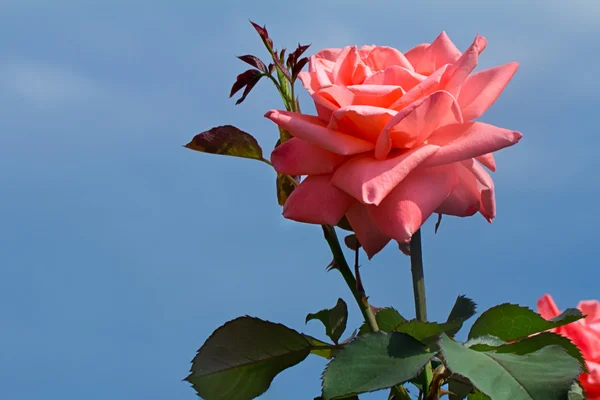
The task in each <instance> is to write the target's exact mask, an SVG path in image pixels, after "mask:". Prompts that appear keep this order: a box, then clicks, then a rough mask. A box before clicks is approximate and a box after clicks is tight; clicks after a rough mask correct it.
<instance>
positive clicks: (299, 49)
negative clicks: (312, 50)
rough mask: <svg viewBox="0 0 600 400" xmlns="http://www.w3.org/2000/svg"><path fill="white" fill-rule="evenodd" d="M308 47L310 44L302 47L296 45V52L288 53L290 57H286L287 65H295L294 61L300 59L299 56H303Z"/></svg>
mask: <svg viewBox="0 0 600 400" xmlns="http://www.w3.org/2000/svg"><path fill="white" fill-rule="evenodd" d="M309 47H310V44H307V45H305V46H302V45H301V44H300V43H298V47H297V48H296V50H294V51H293V52H292V53H290V55H289V56H288V63H290V64H291V65H295V64H296V61H297V60H298V59H299V58H300V56H301V55H302V54H304V52H305V51H306V50H307V49H308V48H309Z"/></svg>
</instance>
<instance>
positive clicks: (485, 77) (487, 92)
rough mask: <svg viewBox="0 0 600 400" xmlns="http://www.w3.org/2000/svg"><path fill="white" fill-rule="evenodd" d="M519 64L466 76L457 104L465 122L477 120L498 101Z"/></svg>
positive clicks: (506, 65) (501, 66)
mask: <svg viewBox="0 0 600 400" xmlns="http://www.w3.org/2000/svg"><path fill="white" fill-rule="evenodd" d="M518 67H519V63H516V62H512V63H508V64H504V65H500V66H498V67H494V68H490V69H486V70H483V71H480V72H477V73H475V74H473V75H470V76H468V77H467V78H466V79H465V81H464V83H463V84H462V87H461V89H460V95H459V96H458V104H459V105H460V108H461V110H462V112H463V117H464V118H465V121H471V120H474V119H476V118H479V117H480V116H481V115H483V113H484V112H485V111H486V110H487V109H488V108H490V106H491V105H492V104H494V102H495V101H496V99H498V97H499V96H500V94H501V93H502V91H503V90H504V88H505V87H506V85H508V82H509V81H510V80H511V79H512V77H513V75H514V74H515V72H517V68H518Z"/></svg>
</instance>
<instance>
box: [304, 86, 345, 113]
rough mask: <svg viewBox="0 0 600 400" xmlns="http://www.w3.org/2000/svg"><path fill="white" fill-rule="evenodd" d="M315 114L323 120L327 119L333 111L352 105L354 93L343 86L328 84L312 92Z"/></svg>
mask: <svg viewBox="0 0 600 400" xmlns="http://www.w3.org/2000/svg"><path fill="white" fill-rule="evenodd" d="M312 98H313V100H314V102H315V107H316V109H317V114H318V115H319V118H321V119H322V120H323V121H329V119H330V118H331V114H332V112H333V111H335V110H337V109H339V108H341V107H347V106H349V105H352V104H353V102H354V93H352V92H351V91H350V90H348V89H347V88H346V87H345V86H329V87H326V88H322V89H320V90H318V91H317V92H316V93H314V94H312Z"/></svg>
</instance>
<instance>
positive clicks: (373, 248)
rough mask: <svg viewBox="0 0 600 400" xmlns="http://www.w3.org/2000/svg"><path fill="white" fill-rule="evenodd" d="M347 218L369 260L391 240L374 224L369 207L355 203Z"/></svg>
mask: <svg viewBox="0 0 600 400" xmlns="http://www.w3.org/2000/svg"><path fill="white" fill-rule="evenodd" d="M346 218H348V222H350V226H351V227H352V229H353V230H354V233H355V234H356V237H357V239H358V242H359V243H360V245H361V246H362V247H363V249H364V250H365V253H367V256H368V257H369V260H370V259H371V258H373V256H374V255H375V254H377V253H379V252H380V251H381V250H382V249H383V248H384V247H385V246H386V245H387V244H388V243H389V241H390V240H391V239H390V238H389V237H388V236H386V235H384V234H383V233H382V232H381V231H380V230H379V229H377V227H376V226H375V224H374V223H373V221H372V220H371V217H370V216H369V212H368V211H367V207H366V206H365V205H363V204H360V203H354V204H353V205H352V207H350V209H348V212H346Z"/></svg>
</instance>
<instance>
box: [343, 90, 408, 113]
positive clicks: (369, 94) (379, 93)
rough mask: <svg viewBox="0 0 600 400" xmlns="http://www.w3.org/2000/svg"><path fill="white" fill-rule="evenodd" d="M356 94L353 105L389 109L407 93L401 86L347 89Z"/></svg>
mask: <svg viewBox="0 0 600 400" xmlns="http://www.w3.org/2000/svg"><path fill="white" fill-rule="evenodd" d="M347 89H348V90H350V91H351V92H352V93H353V94H354V98H353V100H352V104H353V105H367V106H375V107H385V108H387V107H389V106H390V105H391V104H393V103H394V102H396V101H397V100H398V99H399V98H401V97H402V95H403V94H404V93H405V91H404V89H403V88H402V87H400V86H392V85H352V86H348V87H347Z"/></svg>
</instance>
